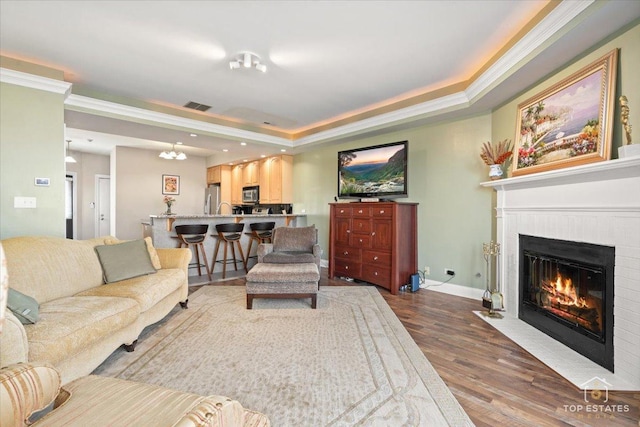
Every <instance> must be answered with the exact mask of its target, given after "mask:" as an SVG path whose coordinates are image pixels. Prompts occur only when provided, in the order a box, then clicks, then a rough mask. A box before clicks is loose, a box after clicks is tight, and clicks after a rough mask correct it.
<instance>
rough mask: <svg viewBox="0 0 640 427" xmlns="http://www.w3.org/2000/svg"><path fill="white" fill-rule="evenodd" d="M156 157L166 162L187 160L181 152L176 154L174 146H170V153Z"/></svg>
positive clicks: (165, 152) (166, 152) (163, 153)
mask: <svg viewBox="0 0 640 427" xmlns="http://www.w3.org/2000/svg"><path fill="white" fill-rule="evenodd" d="M158 157H161V158H163V159H166V160H186V159H187V155H186V154H184V153H183V152H182V151H178V152H176V144H171V151H163V152H162V153H160V156H158Z"/></svg>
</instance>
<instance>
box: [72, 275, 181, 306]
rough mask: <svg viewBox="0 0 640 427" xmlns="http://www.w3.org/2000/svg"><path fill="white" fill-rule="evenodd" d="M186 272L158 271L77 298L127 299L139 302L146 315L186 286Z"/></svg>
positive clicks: (83, 293)
mask: <svg viewBox="0 0 640 427" xmlns="http://www.w3.org/2000/svg"><path fill="white" fill-rule="evenodd" d="M184 281H185V277H184V271H183V270H179V269H177V268H176V269H174V268H166V269H162V270H158V272H157V273H156V274H152V275H150V276H140V277H135V278H132V279H127V280H122V281H120V282H116V283H111V284H109V285H108V286H98V287H96V288H93V289H89V290H87V291H84V292H80V293H79V294H77V295H76V296H111V297H126V298H131V299H133V300H135V301H137V302H138V304H139V306H140V311H141V312H142V313H144V312H145V311H147V310H148V309H149V308H151V307H153V306H154V305H155V304H157V303H158V302H159V301H161V300H162V299H164V298H165V297H166V296H167V295H169V294H171V293H172V292H173V291H175V290H176V289H178V288H180V286H182V285H183V284H184Z"/></svg>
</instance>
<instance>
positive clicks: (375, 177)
mask: <svg viewBox="0 0 640 427" xmlns="http://www.w3.org/2000/svg"><path fill="white" fill-rule="evenodd" d="M407 148H408V141H400V142H392V143H390V144H383V145H375V146H372V147H364V148H356V149H353V150H345V151H340V152H338V196H339V197H352V198H358V197H380V198H394V197H406V196H407V181H406V180H407Z"/></svg>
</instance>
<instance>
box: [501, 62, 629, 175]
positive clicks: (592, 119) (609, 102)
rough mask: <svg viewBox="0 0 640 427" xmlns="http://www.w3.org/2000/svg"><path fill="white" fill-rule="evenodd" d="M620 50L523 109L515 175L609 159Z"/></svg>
mask: <svg viewBox="0 0 640 427" xmlns="http://www.w3.org/2000/svg"><path fill="white" fill-rule="evenodd" d="M617 63H618V50H617V49H614V50H612V51H611V52H609V53H607V54H606V55H604V56H603V57H601V58H600V59H598V60H597V61H594V62H593V63H591V64H589V65H588V66H586V67H584V68H583V69H581V70H580V71H578V72H576V73H574V74H572V75H571V76H569V77H567V78H566V79H564V80H562V81H561V82H559V83H557V84H555V85H553V86H551V87H550V88H548V89H546V90H545V91H543V92H541V93H539V94H538V95H536V96H533V97H531V98H529V99H527V100H526V101H524V102H522V103H521V104H520V105H518V113H517V125H516V137H515V146H514V156H513V165H512V175H513V176H518V175H525V174H530V173H537V172H543V171H548V170H553V169H560V168H566V167H570V166H577V165H582V164H586V163H592V162H599V161H603V160H609V159H610V157H611V135H612V132H613V112H614V107H615V106H614V102H615V84H616V81H615V80H616V69H617Z"/></svg>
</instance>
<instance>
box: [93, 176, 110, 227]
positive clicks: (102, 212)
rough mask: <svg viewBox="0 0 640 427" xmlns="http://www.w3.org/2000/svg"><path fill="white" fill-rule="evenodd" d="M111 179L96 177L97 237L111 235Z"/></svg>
mask: <svg viewBox="0 0 640 427" xmlns="http://www.w3.org/2000/svg"><path fill="white" fill-rule="evenodd" d="M110 211H111V178H110V176H109V175H96V210H95V227H94V230H95V236H94V237H101V236H109V235H111V215H110Z"/></svg>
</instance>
